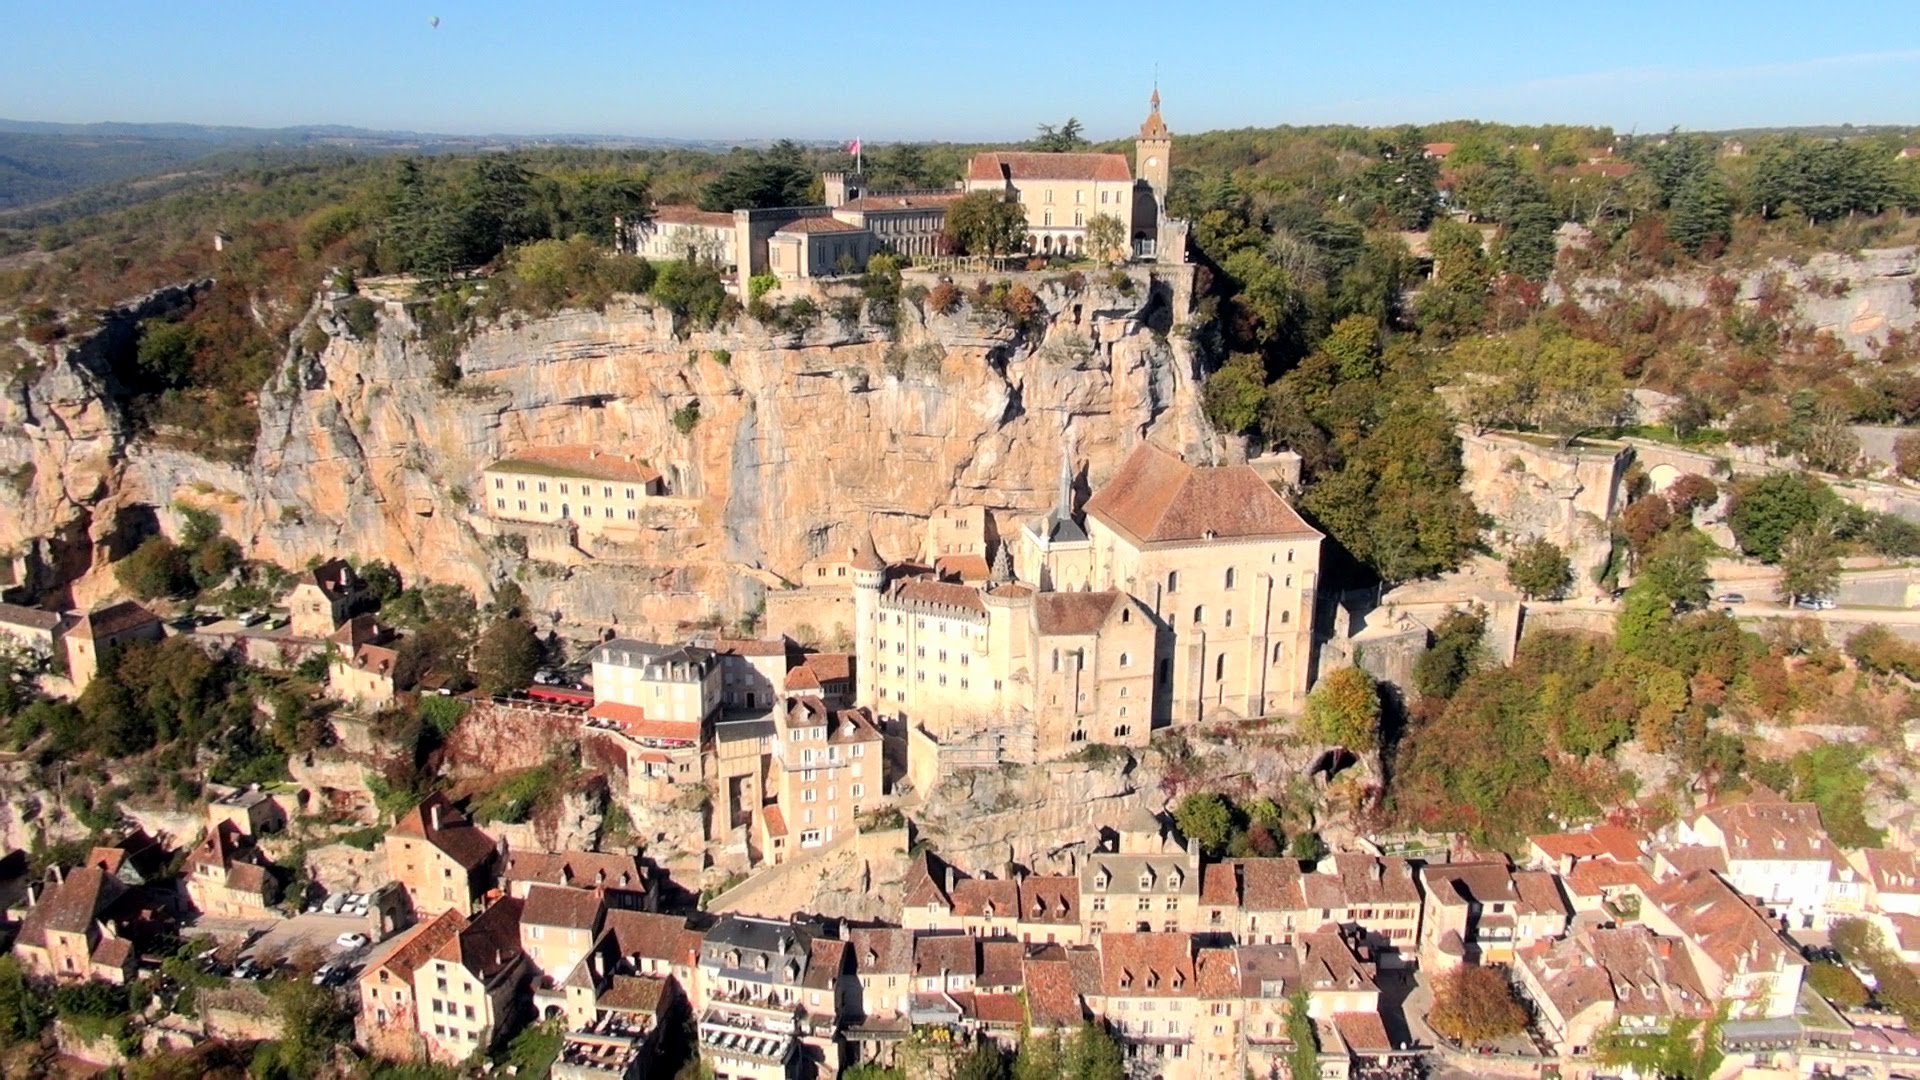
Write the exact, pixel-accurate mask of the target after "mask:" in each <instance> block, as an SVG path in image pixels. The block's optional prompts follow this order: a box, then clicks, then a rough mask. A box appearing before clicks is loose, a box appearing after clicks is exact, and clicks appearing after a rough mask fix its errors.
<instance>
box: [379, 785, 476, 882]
mask: <svg viewBox="0 0 1920 1080" xmlns="http://www.w3.org/2000/svg"><path fill="white" fill-rule="evenodd" d="M436 809H437V810H438V811H439V816H438V819H437V820H438V824H436V823H435V821H436V818H435V815H434V811H435V810H436ZM387 833H388V835H389V836H405V837H411V838H413V839H416V840H425V841H426V842H427V843H429V844H432V845H433V846H434V847H436V848H438V849H439V850H440V851H442V852H444V853H446V855H447V856H448V857H449V858H451V859H452V860H453V861H455V862H457V863H459V864H460V865H461V866H463V867H465V868H466V869H468V870H473V869H477V868H478V867H480V866H481V865H482V864H484V863H485V862H486V861H487V860H488V859H490V858H492V857H493V855H494V846H493V839H492V838H491V837H489V836H488V835H487V834H486V833H483V832H481V831H480V830H479V829H478V828H477V827H475V826H474V824H473V822H471V821H469V820H467V815H465V814H463V813H461V812H460V808H459V807H456V806H454V805H453V803H451V802H449V801H447V797H446V796H445V795H442V794H440V793H439V792H437V791H436V792H433V793H432V794H430V795H428V796H427V797H426V798H425V799H422V800H421V801H420V805H418V806H416V807H414V808H413V809H411V810H409V811H407V812H406V813H404V814H402V815H400V817H399V820H397V821H395V822H394V823H393V828H391V829H389V830H387Z"/></svg>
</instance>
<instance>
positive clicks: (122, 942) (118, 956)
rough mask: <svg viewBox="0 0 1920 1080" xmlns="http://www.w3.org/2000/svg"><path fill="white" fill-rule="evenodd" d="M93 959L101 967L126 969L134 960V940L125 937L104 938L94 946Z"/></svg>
mask: <svg viewBox="0 0 1920 1080" xmlns="http://www.w3.org/2000/svg"><path fill="white" fill-rule="evenodd" d="M91 959H92V960H93V962H94V963H95V964H97V965H99V966H101V967H108V968H112V969H114V970H116V971H124V970H126V968H127V966H128V965H129V964H131V963H132V962H133V942H131V941H128V940H127V939H126V938H123V937H110V938H102V939H101V941H100V944H98V945H95V946H94V947H93V956H92V957H91Z"/></svg>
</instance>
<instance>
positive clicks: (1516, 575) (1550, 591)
mask: <svg viewBox="0 0 1920 1080" xmlns="http://www.w3.org/2000/svg"><path fill="white" fill-rule="evenodd" d="M1507 583H1508V584H1510V585H1512V586H1513V587H1514V588H1516V589H1519V590H1520V592H1521V594H1522V595H1523V596H1525V597H1526V598H1527V599H1529V600H1538V599H1550V598H1552V597H1556V596H1559V595H1561V594H1563V593H1565V592H1566V591H1567V587H1568V586H1570V585H1572V584H1573V566H1572V564H1571V563H1569V562H1567V554H1566V552H1564V551H1561V550H1560V547H1559V545H1557V544H1555V543H1553V542H1552V541H1550V540H1548V539H1546V538H1545V537H1535V538H1534V539H1533V540H1530V541H1528V542H1527V543H1525V544H1522V545H1520V547H1519V548H1518V549H1516V550H1515V551H1514V553H1513V556H1512V557H1511V558H1509V559H1508V560H1507Z"/></svg>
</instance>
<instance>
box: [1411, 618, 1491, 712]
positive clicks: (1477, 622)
mask: <svg viewBox="0 0 1920 1080" xmlns="http://www.w3.org/2000/svg"><path fill="white" fill-rule="evenodd" d="M1486 633H1487V613H1486V610H1485V609H1484V608H1479V607H1475V608H1471V609H1469V610H1464V611H1463V610H1461V609H1459V608H1450V609H1448V611H1447V613H1446V614H1445V615H1443V616H1441V617H1440V622H1439V624H1438V625H1437V626H1435V627H1434V628H1433V644H1431V645H1429V646H1427V651H1426V652H1424V653H1422V654H1420V659H1419V660H1418V661H1416V662H1415V663H1414V665H1413V686H1414V689H1415V690H1417V691H1419V693H1420V696H1421V697H1423V698H1450V697H1452V696H1453V694H1454V691H1456V690H1458V689H1459V688H1460V684H1461V683H1463V682H1465V681H1466V680H1467V676H1469V675H1472V674H1473V673H1474V671H1475V670H1476V669H1478V668H1479V667H1481V666H1482V665H1483V664H1484V663H1485V662H1486V659H1487V649H1486V646H1485V645H1484V644H1483V643H1482V642H1483V640H1484V639H1485V637H1486Z"/></svg>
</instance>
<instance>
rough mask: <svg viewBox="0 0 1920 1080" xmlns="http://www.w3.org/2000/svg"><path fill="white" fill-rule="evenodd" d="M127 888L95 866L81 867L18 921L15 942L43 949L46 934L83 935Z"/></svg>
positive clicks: (52, 889) (47, 893)
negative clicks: (18, 930)
mask: <svg viewBox="0 0 1920 1080" xmlns="http://www.w3.org/2000/svg"><path fill="white" fill-rule="evenodd" d="M125 891H126V886H125V885H123V884H121V883H120V880H119V879H118V878H114V877H111V876H109V875H108V874H107V872H106V871H105V870H102V869H100V868H99V867H97V866H84V867H81V868H80V869H78V870H75V871H73V872H71V873H69V874H67V876H66V877H65V878H64V879H63V880H62V881H61V882H60V883H59V884H58V885H55V886H54V887H53V888H51V889H48V890H47V891H46V893H45V894H44V895H42V896H41V897H40V902H39V903H37V904H35V905H33V907H31V908H29V909H28V910H27V914H26V917H25V918H23V919H22V920H21V921H20V935H19V938H18V940H19V941H20V942H21V943H22V944H26V945H38V946H42V947H44V946H45V945H46V944H47V934H48V933H49V932H57V933H63V934H84V933H86V932H87V929H88V928H89V927H91V926H92V925H93V921H94V919H96V918H97V917H98V916H99V914H100V912H101V911H103V910H105V908H106V907H107V906H108V905H109V904H112V903H113V902H114V901H115V900H117V899H119V897H120V895H121V894H122V893H123V892H125Z"/></svg>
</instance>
